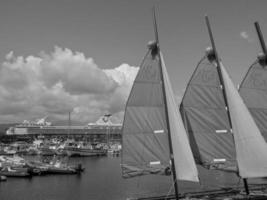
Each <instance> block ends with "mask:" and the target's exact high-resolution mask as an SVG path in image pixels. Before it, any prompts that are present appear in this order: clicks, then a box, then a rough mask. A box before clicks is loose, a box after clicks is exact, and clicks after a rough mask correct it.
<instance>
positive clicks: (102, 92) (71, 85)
mask: <svg viewBox="0 0 267 200" xmlns="http://www.w3.org/2000/svg"><path fill="white" fill-rule="evenodd" d="M137 71H138V68H137V67H132V66H129V65H128V64H122V65H120V66H118V67H115V68H113V69H101V68H100V67H98V66H97V64H96V63H95V62H94V60H93V59H92V58H86V57H85V55H84V54H83V53H81V52H73V51H71V50H70V49H62V48H60V47H55V49H54V51H53V52H51V53H45V52H42V53H40V55H39V56H32V55H31V56H27V57H22V56H18V57H16V56H15V55H14V53H13V52H10V53H8V54H7V55H6V61H5V62H3V63H2V64H1V66H0V120H1V122H3V123H5V122H18V121H23V120H25V119H27V120H32V119H35V118H40V117H43V116H45V115H47V116H48V120H50V121H52V122H61V123H67V119H68V118H67V115H68V112H69V111H73V112H72V120H73V121H74V122H73V123H75V122H76V123H79V124H87V123H88V122H92V121H95V120H96V119H97V118H98V117H100V116H101V115H103V114H105V113H112V114H113V115H114V120H115V121H116V122H119V121H121V120H122V116H123V109H124V105H125V103H126V99H127V97H128V94H129V92H130V88H131V85H132V83H133V80H134V78H135V76H136V74H137Z"/></svg>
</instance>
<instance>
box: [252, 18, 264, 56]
mask: <svg viewBox="0 0 267 200" xmlns="http://www.w3.org/2000/svg"><path fill="white" fill-rule="evenodd" d="M254 25H255V28H256V31H257V34H258V37H259V40H260V44H261V48H262V52H263V53H264V55H266V54H267V50H266V45H265V42H264V39H263V36H262V32H261V29H260V25H259V23H258V22H255V23H254Z"/></svg>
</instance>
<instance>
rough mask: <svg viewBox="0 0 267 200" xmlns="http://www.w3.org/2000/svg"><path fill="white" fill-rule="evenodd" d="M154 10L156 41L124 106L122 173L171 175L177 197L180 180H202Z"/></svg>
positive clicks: (131, 175)
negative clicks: (199, 177)
mask: <svg viewBox="0 0 267 200" xmlns="http://www.w3.org/2000/svg"><path fill="white" fill-rule="evenodd" d="M153 13H154V15H153V16H154V31H155V41H153V42H150V43H149V45H148V51H147V53H146V55H145V57H144V59H143V61H142V64H141V65H140V69H139V72H138V74H137V76H136V78H135V80H134V83H133V86H132V89H131V92H130V95H129V97H128V100H127V103H126V107H125V115H124V123H123V129H122V161H121V167H122V175H123V177H124V178H130V177H136V176H143V175H151V174H154V175H170V174H172V176H173V182H174V188H175V196H176V199H178V186H177V180H187V181H193V182H198V181H199V179H198V172H197V168H196V165H195V162H194V158H193V155H192V151H191V149H190V145H189V140H188V137H187V134H186V131H185V128H184V125H183V122H182V118H181V115H180V113H179V110H178V107H177V105H176V102H175V98H174V94H173V91H172V87H171V83H170V80H169V77H168V73H167V69H166V66H165V64H164V60H163V55H162V53H161V50H160V46H159V39H158V32H157V23H156V17H155V11H154V12H153Z"/></svg>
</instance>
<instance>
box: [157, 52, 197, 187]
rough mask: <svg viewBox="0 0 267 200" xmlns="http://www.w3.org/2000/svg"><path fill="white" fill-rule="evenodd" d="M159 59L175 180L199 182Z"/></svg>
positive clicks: (166, 74)
mask: <svg viewBox="0 0 267 200" xmlns="http://www.w3.org/2000/svg"><path fill="white" fill-rule="evenodd" d="M160 59H161V66H162V73H163V77H164V85H165V91H166V99H167V107H168V116H169V123H170V132H171V139H172V141H171V142H172V147H173V156H174V163H175V168H176V169H175V170H176V178H177V179H179V180H187V181H194V182H199V179H198V171H197V167H196V164H195V161H194V158H193V154H192V151H191V148H190V145H189V140H188V137H187V134H186V131H185V128H184V124H183V121H182V118H181V115H180V112H179V110H178V106H177V105H176V102H175V98H174V93H173V90H172V86H171V83H170V80H169V76H168V73H167V69H166V67H165V63H164V60H163V56H162V54H160Z"/></svg>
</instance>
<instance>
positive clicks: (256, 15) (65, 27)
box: [0, 0, 267, 124]
mask: <svg viewBox="0 0 267 200" xmlns="http://www.w3.org/2000/svg"><path fill="white" fill-rule="evenodd" d="M154 4H156V5H157V6H158V13H157V17H158V25H159V39H160V46H161V50H162V52H163V54H164V58H165V63H166V66H167V69H168V71H169V74H170V78H171V82H172V84H173V88H174V91H175V93H176V95H177V99H179V98H180V97H181V96H182V94H183V91H184V89H185V87H186V83H187V81H188V80H189V78H190V75H191V74H192V72H193V70H194V68H195V66H196V64H197V63H198V61H199V59H200V58H201V57H202V56H203V54H204V51H205V48H206V47H207V46H209V38H208V34H207V30H206V26H205V22H204V15H205V14H208V15H209V17H210V20H211V25H212V29H213V33H214V37H215V42H216V45H217V50H218V53H219V55H220V57H221V58H222V61H223V63H224V65H225V66H226V67H227V68H228V71H229V73H230V74H231V76H232V78H233V80H234V82H235V83H236V84H238V83H239V82H240V81H241V79H242V77H243V76H244V74H245V72H246V70H247V69H248V68H249V65H250V64H251V63H252V62H253V61H254V60H255V59H256V56H257V54H258V53H259V51H260V46H259V43H258V38H257V35H256V32H255V28H254V25H253V23H254V21H256V20H258V21H259V23H260V25H261V28H262V32H263V35H264V36H265V38H267V12H266V7H267V1H265V0H262V1H260V0H257V1H253V0H247V1H245V0H235V1H232V0H223V1H221V0H195V1H193V0H184V1H182V0H164V1H163V0H162V1H159V0H157V1H156V0H134V1H133V0H106V1H103V0H53V1H47V0H6V1H1V2H0V27H1V29H0V30H1V32H0V123H7V122H21V121H23V120H33V119H36V118H41V117H44V116H48V121H52V122H54V123H56V124H67V120H68V112H69V111H71V112H72V121H73V124H87V123H88V122H94V121H96V120H97V119H98V118H99V117H100V116H101V115H103V114H105V113H112V114H113V116H114V117H113V121H114V122H120V121H121V120H122V118H123V110H124V105H125V102H126V99H127V96H128V94H129V91H130V88H131V84H132V82H133V80H134V77H135V75H136V73H137V71H138V66H139V65H140V63H141V61H142V58H143V56H144V54H145V52H146V44H147V42H148V41H149V40H153V38H154V36H153V33H154V32H153V24H152V17H151V8H152V7H153V5H154Z"/></svg>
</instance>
